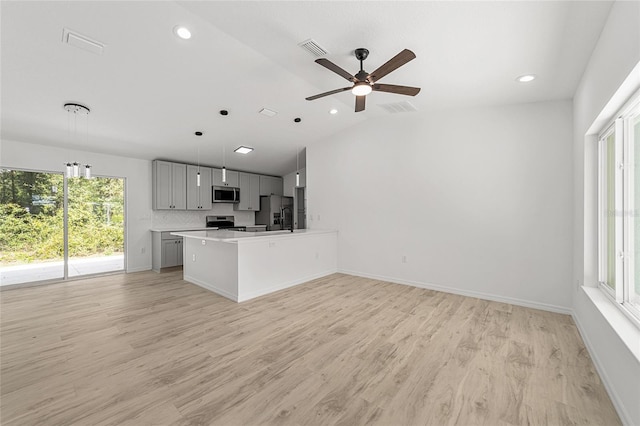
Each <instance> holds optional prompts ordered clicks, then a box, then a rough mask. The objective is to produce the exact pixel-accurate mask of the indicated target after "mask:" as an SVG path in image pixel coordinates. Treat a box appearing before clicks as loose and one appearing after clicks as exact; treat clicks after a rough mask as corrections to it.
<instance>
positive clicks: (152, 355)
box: [0, 272, 620, 426]
mask: <svg viewBox="0 0 640 426" xmlns="http://www.w3.org/2000/svg"><path fill="white" fill-rule="evenodd" d="M0 297H1V298H2V305H1V307H2V311H1V336H0V337H1V339H2V340H1V357H2V358H1V376H0V383H1V406H0V409H1V412H0V413H1V414H0V415H1V417H0V420H1V423H2V424H3V425H5V426H8V425H69V424H77V425H95V424H113V425H150V424H158V425H160V424H161V425H165V424H167V425H168V424H175V425H196V424H197V425H200V424H216V425H261V424H269V425H295V424H311V425H316V424H318V425H320V424H322V425H324V424H336V425H361V424H362V425H364V424H366V425H374V424H377V425H423V424H428V425H453V424H455V425H480V424H482V425H569V424H581V425H583V424H584V425H586V424H593V425H617V424H620V420H619V418H618V416H617V415H616V413H615V411H614V408H613V406H612V404H611V401H610V400H609V398H608V396H607V394H606V392H605V390H604V387H603V385H602V383H601V382H600V379H599V377H598V374H597V373H596V371H595V369H594V366H593V364H592V362H591V359H590V358H589V355H588V353H587V351H586V349H585V346H584V344H583V342H582V340H581V339H580V337H579V335H578V333H577V331H576V327H575V325H574V324H573V322H572V320H571V318H570V317H568V316H566V315H559V314H553V313H549V312H544V311H538V310H533V309H527V308H521V307H517V306H511V305H506V304H502V303H495V302H488V301H484V300H479V299H473V298H468V297H462V296H455V295H451V294H445V293H439V292H435V291H429V290H422V289H417V288H413V287H408V286H402V285H395V284H389V283H385V282H380V281H375V280H370V279H364V278H357V277H352V276H348V275H341V274H336V275H332V276H329V277H326V278H323V279H318V280H315V281H312V282H310V283H307V284H304V285H301V286H297V287H294V288H291V289H289V290H285V291H282V292H278V293H275V294H273V295H269V296H266V297H262V298H259V299H256V300H253V301H249V302H245V303H242V304H236V303H234V302H231V301H229V300H227V299H224V298H222V297H220V296H217V295H215V294H213V293H210V292H208V291H206V290H203V289H201V288H199V287H196V286H194V285H191V284H188V283H186V282H184V281H182V280H181V272H172V273H167V274H161V275H158V274H155V273H152V272H144V273H136V274H129V275H115V276H110V277H105V278H97V279H91V280H83V281H75V282H71V283H64V284H56V285H50V286H45V287H37V288H24V289H17V290H11V291H4V292H2V293H1V294H0Z"/></svg>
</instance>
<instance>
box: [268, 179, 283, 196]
mask: <svg viewBox="0 0 640 426" xmlns="http://www.w3.org/2000/svg"><path fill="white" fill-rule="evenodd" d="M271 179H272V181H271V190H272V191H273V195H284V181H283V179H282V178H279V177H274V178H271Z"/></svg>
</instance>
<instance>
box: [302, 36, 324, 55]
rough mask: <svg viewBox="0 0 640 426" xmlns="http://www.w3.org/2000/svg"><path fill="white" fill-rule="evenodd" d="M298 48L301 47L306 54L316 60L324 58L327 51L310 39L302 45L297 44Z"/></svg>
mask: <svg viewBox="0 0 640 426" xmlns="http://www.w3.org/2000/svg"><path fill="white" fill-rule="evenodd" d="M298 46H300V47H302V48H303V49H304V50H306V51H307V52H309V53H311V54H312V55H313V56H315V57H316V58H321V57H323V56H325V55H326V54H327V53H329V52H328V51H327V49H325V48H324V47H322V46H320V45H319V44H318V43H317V42H316V41H315V40H314V39H312V38H310V39H309V40H305V41H303V42H302V43H298Z"/></svg>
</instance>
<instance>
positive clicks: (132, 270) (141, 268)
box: [127, 265, 151, 274]
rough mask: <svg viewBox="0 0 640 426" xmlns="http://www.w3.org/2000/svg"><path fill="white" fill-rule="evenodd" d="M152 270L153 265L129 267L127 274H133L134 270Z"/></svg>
mask: <svg viewBox="0 0 640 426" xmlns="http://www.w3.org/2000/svg"><path fill="white" fill-rule="evenodd" d="M150 270H151V265H147V266H138V267H137V268H127V274H131V273H134V272H144V271H150Z"/></svg>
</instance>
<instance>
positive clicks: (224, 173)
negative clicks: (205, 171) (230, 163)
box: [222, 145, 227, 183]
mask: <svg viewBox="0 0 640 426" xmlns="http://www.w3.org/2000/svg"><path fill="white" fill-rule="evenodd" d="M225 165H226V155H225V149H224V145H223V146H222V183H227V168H226V167H225Z"/></svg>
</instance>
